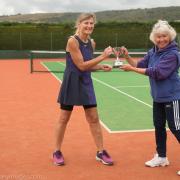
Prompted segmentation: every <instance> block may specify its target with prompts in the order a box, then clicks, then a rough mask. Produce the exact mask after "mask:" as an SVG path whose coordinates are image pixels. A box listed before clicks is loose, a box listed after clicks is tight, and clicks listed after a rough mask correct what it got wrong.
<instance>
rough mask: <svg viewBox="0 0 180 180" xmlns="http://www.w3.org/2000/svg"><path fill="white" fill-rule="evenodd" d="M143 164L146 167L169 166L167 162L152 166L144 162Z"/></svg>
mask: <svg viewBox="0 0 180 180" xmlns="http://www.w3.org/2000/svg"><path fill="white" fill-rule="evenodd" d="M145 166H147V167H152V168H153V167H160V166H161V167H165V166H169V163H164V164H159V165H154V166H151V165H148V164H145Z"/></svg>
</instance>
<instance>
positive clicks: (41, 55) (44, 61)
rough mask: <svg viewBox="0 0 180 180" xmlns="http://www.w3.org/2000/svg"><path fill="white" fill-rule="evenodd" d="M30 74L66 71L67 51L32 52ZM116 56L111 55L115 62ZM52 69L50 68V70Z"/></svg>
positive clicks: (95, 53) (132, 54)
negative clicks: (57, 64) (58, 64)
mask: <svg viewBox="0 0 180 180" xmlns="http://www.w3.org/2000/svg"><path fill="white" fill-rule="evenodd" d="M101 53H102V51H96V52H94V56H97V55H99V54H101ZM129 54H130V55H131V56H135V57H142V56H143V55H145V54H146V52H137V51H132V52H129ZM29 57H30V73H33V72H58V73H61V72H64V69H65V57H66V52H65V51H30V54H29ZM113 58H115V57H114V55H111V58H110V60H111V61H112V60H113ZM56 62H57V63H59V62H60V63H61V64H62V63H64V65H63V66H62V67H61V68H59V66H56ZM49 67H50V68H49Z"/></svg>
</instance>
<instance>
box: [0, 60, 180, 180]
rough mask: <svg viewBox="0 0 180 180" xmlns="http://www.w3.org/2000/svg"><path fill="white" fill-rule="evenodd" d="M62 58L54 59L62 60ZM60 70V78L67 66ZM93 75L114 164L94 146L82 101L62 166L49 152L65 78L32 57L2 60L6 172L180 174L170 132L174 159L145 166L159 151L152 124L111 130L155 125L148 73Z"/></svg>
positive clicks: (19, 175) (0, 175) (82, 179)
mask: <svg viewBox="0 0 180 180" xmlns="http://www.w3.org/2000/svg"><path fill="white" fill-rule="evenodd" d="M42 63H45V62H44V61H43V62H42ZM61 63H64V62H60V63H58V64H56V65H55V66H56V67H58V68H63V64H61ZM48 66H49V65H48ZM50 66H51V65H50ZM49 68H50V67H49ZM55 75H56V76H57V77H58V78H62V75H63V74H62V73H56V74H55ZM92 76H93V81H94V85H95V90H96V94H97V101H98V106H99V111H100V117H101V121H102V122H103V124H104V125H105V126H106V128H104V127H105V126H103V134H104V142H105V143H104V145H105V148H106V149H107V150H108V152H109V153H110V154H111V156H112V157H113V159H114V162H115V165H114V166H112V167H107V166H105V165H102V164H100V163H99V162H97V161H96V160H95V154H96V148H95V145H94V142H93V140H92V137H91V135H90V132H89V128H88V124H87V122H86V121H85V115H84V112H83V109H82V108H81V107H76V108H75V109H74V111H73V113H72V118H71V121H70V123H69V126H68V129H67V132H66V134H65V141H64V144H63V148H62V151H63V153H64V156H65V160H66V165H65V166H64V167H56V166H54V165H53V163H52V160H51V155H52V151H53V150H54V130H55V128H56V123H57V120H58V117H59V106H58V104H57V103H56V100H57V95H58V91H59V87H60V82H59V80H57V79H56V78H54V74H53V76H52V74H51V73H39V72H37V73H30V72H29V60H1V61H0V82H1V87H0V94H1V101H0V119H1V120H0V127H1V128H0V132H1V136H0V147H1V148H0V154H1V155H0V156H1V163H0V179H3V180H4V179H15V180H22V179H23V180H24V179H25V180H28V179H43V180H44V179H46V180H52V179H53V180H56V179H57V180H58V179H59V180H70V179H75V180H91V179H95V180H108V179H111V180H117V179H123V180H144V179H146V180H155V179H158V180H169V179H172V180H176V179H179V177H178V176H177V175H176V171H177V170H179V168H180V159H178V158H179V157H178V154H179V152H180V148H179V144H178V143H177V142H176V140H175V138H174V137H173V136H172V135H171V134H170V133H169V132H168V143H167V147H168V158H169V160H170V163H171V164H170V166H168V167H166V168H147V167H145V166H144V162H145V161H146V160H149V159H150V158H151V157H152V156H153V153H154V149H155V147H154V132H152V131H148V132H146V131H145V132H124V133H109V132H119V131H121V132H122V131H132V130H147V129H152V122H151V99H150V96H149V87H148V80H147V79H146V78H145V77H143V76H135V75H134V74H130V73H125V72H119V71H118V72H117V70H115V71H113V72H109V73H103V72H99V73H93V75H92ZM132 97H134V98H132ZM141 101H142V102H143V103H142V102H141ZM139 122H141V123H139ZM107 129H108V131H107Z"/></svg>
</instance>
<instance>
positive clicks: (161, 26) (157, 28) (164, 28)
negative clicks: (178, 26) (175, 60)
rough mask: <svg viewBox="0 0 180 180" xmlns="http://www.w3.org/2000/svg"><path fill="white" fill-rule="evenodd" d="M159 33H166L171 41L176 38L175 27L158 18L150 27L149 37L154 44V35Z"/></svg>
mask: <svg viewBox="0 0 180 180" xmlns="http://www.w3.org/2000/svg"><path fill="white" fill-rule="evenodd" d="M161 33H167V34H168V35H169V37H170V41H173V40H174V39H175V38H176V31H175V29H174V28H173V27H172V26H171V25H169V23H168V22H167V21H163V20H158V22H157V23H156V24H154V26H153V28H152V31H151V33H150V36H149V39H150V40H151V41H152V42H153V43H154V44H155V36H156V35H157V34H161Z"/></svg>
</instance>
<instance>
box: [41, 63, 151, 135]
mask: <svg viewBox="0 0 180 180" xmlns="http://www.w3.org/2000/svg"><path fill="white" fill-rule="evenodd" d="M58 63H59V64H61V65H63V66H65V64H64V63H61V62H58ZM43 65H44V66H45V67H46V68H47V69H48V70H49V71H50V69H49V68H48V67H47V66H46V65H45V64H43ZM50 73H51V74H52V75H53V76H54V77H55V78H56V79H57V80H58V81H59V82H60V83H62V81H61V80H60V79H59V78H58V77H57V76H56V75H55V74H54V73H52V72H50ZM92 79H94V80H95V81H97V82H99V83H101V84H103V85H105V86H107V87H109V88H111V89H113V90H115V91H118V92H120V93H122V94H123V95H126V96H128V97H130V98H132V99H134V100H136V101H138V102H140V103H142V104H145V105H146V106H148V107H150V108H152V106H151V105H149V104H147V103H145V102H143V101H141V100H139V99H137V98H135V97H133V96H131V95H129V94H127V93H125V92H123V91H120V90H119V89H117V88H115V87H113V86H111V85H109V84H107V83H105V82H103V81H101V80H99V79H97V78H94V77H92ZM100 123H101V125H102V126H103V127H104V129H106V130H107V131H108V132H109V133H126V132H128V133H130V132H149V131H153V130H154V129H145V130H127V131H111V129H109V128H108V127H107V126H106V125H105V124H104V123H103V122H102V121H101V120H100Z"/></svg>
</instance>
